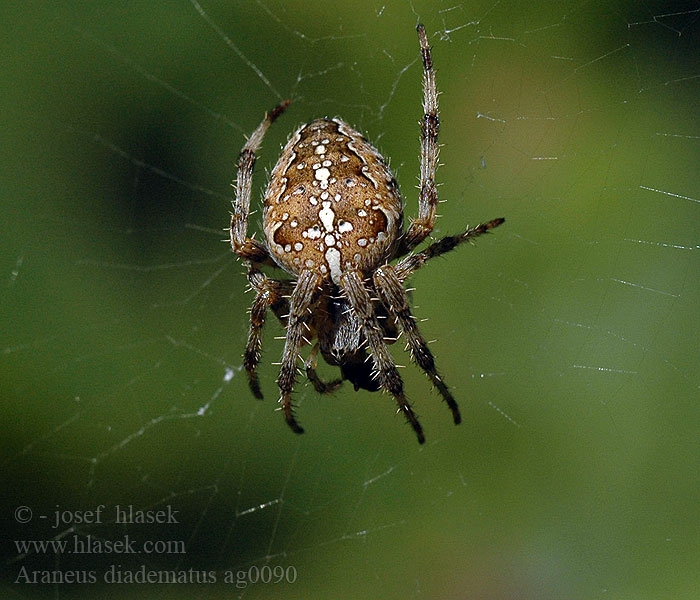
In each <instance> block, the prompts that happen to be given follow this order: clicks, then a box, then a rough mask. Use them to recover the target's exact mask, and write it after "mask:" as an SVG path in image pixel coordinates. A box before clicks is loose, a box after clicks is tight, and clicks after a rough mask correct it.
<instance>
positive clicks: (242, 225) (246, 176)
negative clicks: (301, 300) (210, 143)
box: [230, 100, 289, 265]
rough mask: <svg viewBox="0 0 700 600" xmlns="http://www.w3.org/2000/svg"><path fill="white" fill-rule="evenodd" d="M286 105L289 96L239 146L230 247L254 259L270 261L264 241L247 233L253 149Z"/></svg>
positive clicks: (240, 254) (242, 255)
mask: <svg viewBox="0 0 700 600" xmlns="http://www.w3.org/2000/svg"><path fill="white" fill-rule="evenodd" d="M287 106H289V100H285V101H284V102H282V103H281V104H278V105H277V106H276V107H275V108H273V109H272V110H271V111H270V112H269V113H267V114H266V115H265V118H264V119H263V121H262V123H260V125H258V127H257V129H256V130H255V131H254V132H253V135H251V136H250V138H249V139H248V141H247V142H246V144H245V146H243V150H241V153H240V155H239V156H238V176H237V177H236V200H235V202H234V204H233V214H232V215H231V228H230V236H231V248H233V251H234V252H235V253H236V254H237V255H238V256H240V257H241V258H244V259H246V260H250V261H254V262H257V263H265V264H270V265H274V264H275V263H274V262H273V261H272V259H271V258H270V255H269V254H268V252H267V248H266V247H265V245H264V244H262V243H260V242H258V241H257V240H255V239H253V238H249V237H247V230H248V215H249V213H250V195H251V188H252V184H253V168H254V167H255V158H256V157H255V153H256V152H257V150H258V148H260V144H262V141H263V138H264V137H265V133H266V132H267V130H268V128H269V127H270V125H271V124H272V123H273V122H274V121H275V119H277V117H279V116H280V115H281V114H282V113H283V112H284V111H285V109H286V108H287Z"/></svg>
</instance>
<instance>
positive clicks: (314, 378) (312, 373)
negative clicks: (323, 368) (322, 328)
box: [305, 344, 343, 394]
mask: <svg viewBox="0 0 700 600" xmlns="http://www.w3.org/2000/svg"><path fill="white" fill-rule="evenodd" d="M317 365H318V344H316V345H315V346H314V347H313V348H312V350H311V354H309V358H308V359H307V360H306V365H305V367H306V377H307V378H308V380H309V381H310V382H311V383H312V384H313V386H314V389H315V390H316V391H317V392H318V393H319V394H330V393H332V392H334V391H335V390H337V389H338V388H339V387H340V386H341V384H342V383H343V380H342V379H334V380H333V381H329V382H328V383H326V382H325V381H322V380H321V378H320V377H319V376H318V373H316V366H317Z"/></svg>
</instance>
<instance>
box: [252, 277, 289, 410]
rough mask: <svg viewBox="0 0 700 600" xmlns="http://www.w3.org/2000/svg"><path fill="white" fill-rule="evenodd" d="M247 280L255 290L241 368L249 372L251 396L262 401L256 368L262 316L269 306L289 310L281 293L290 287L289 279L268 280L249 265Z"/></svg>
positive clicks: (260, 344)
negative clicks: (287, 280)
mask: <svg viewBox="0 0 700 600" xmlns="http://www.w3.org/2000/svg"><path fill="white" fill-rule="evenodd" d="M248 281H249V282H250V286H251V288H252V289H253V290H255V300H253V304H252V306H251V307H250V330H249V331H248V342H247V343H246V347H245V352H244V353H243V367H244V368H245V372H246V374H247V375H248V384H249V385H250V390H251V391H252V392H253V396H255V397H256V398H258V399H260V400H262V397H263V395H262V391H261V390H260V382H259V381H258V375H257V373H256V370H257V368H258V363H259V362H260V349H261V348H262V332H263V326H264V325H265V317H266V315H267V310H268V309H269V308H271V309H272V310H273V311H274V312H275V313H276V314H278V315H280V314H283V313H287V312H288V309H289V302H288V300H287V299H286V298H285V297H284V296H286V295H287V294H289V291H290V289H291V288H290V285H289V283H288V282H286V281H276V280H274V279H270V278H269V277H266V276H265V275H264V274H263V273H261V272H260V271H259V270H258V269H256V268H255V267H253V266H252V265H250V266H249V269H248Z"/></svg>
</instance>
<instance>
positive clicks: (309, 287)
mask: <svg viewBox="0 0 700 600" xmlns="http://www.w3.org/2000/svg"><path fill="white" fill-rule="evenodd" d="M321 283H322V277H321V276H320V275H319V274H318V273H314V272H312V271H302V272H301V275H299V279H298V280H297V284H296V287H295V288H294V291H293V292H292V299H291V303H290V305H289V318H288V321H287V336H286V339H285V343H284V353H283V354H282V366H281V368H280V375H279V378H278V379H277V383H278V385H279V388H280V399H279V402H280V405H281V409H282V411H283V412H284V418H285V419H286V420H287V424H288V425H289V426H290V427H291V428H292V431H294V433H304V430H303V429H302V428H301V426H300V425H299V424H298V423H297V421H296V419H295V418H294V413H293V407H292V389H293V387H294V381H295V379H296V370H297V360H298V358H299V349H300V348H301V345H302V342H303V341H308V340H304V333H305V332H306V331H307V328H308V322H309V321H310V320H311V308H312V307H313V305H314V302H315V300H316V298H317V296H318V292H319V291H320V289H321Z"/></svg>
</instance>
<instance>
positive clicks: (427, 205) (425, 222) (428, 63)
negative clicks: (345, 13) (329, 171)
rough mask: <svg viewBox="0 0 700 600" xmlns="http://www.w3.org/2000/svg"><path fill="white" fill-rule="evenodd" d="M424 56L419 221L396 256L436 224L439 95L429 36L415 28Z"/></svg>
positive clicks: (415, 244) (416, 243) (420, 26)
mask: <svg viewBox="0 0 700 600" xmlns="http://www.w3.org/2000/svg"><path fill="white" fill-rule="evenodd" d="M416 30H417V31H418V40H419V41H420V49H421V55H422V57H423V112H424V113H425V114H424V115H423V120H422V121H421V128H420V146H421V147H420V193H419V195H418V218H417V219H416V220H415V221H413V223H411V226H410V227H409V228H408V230H407V231H406V233H404V234H403V236H402V237H401V240H400V243H399V250H398V256H403V255H404V254H406V253H407V252H410V251H411V250H413V248H415V247H416V246H417V245H418V244H420V243H421V242H422V241H423V240H424V239H425V238H426V237H428V236H429V235H430V232H431V231H432V230H433V227H434V225H435V217H436V211H437V205H438V193H437V187H436V185H435V171H436V170H437V165H438V153H439V148H438V134H439V131H440V120H439V119H438V95H437V88H436V84H435V70H434V69H433V59H432V57H431V55H430V46H429V45H428V36H427V35H426V33H425V27H423V25H422V24H419V25H418V27H416Z"/></svg>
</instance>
